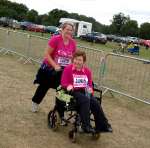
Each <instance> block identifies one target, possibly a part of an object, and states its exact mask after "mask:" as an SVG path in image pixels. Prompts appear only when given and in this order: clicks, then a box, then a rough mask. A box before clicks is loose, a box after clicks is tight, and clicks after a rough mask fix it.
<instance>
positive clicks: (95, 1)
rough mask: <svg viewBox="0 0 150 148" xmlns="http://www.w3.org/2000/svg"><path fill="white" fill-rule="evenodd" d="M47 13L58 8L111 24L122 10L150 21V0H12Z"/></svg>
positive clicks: (136, 17) (141, 21)
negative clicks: (115, 15)
mask: <svg viewBox="0 0 150 148" xmlns="http://www.w3.org/2000/svg"><path fill="white" fill-rule="evenodd" d="M11 1H14V2H19V3H23V4H25V5H26V6H27V7H28V8H29V9H35V10H37V11H38V12H39V14H45V13H48V12H49V11H51V10H53V9H55V8H58V9H61V10H66V11H68V12H69V13H71V12H74V13H78V14H83V15H86V16H88V17H89V16H90V17H93V18H95V19H96V20H97V21H98V22H100V23H102V24H106V25H109V24H110V23H111V22H110V20H112V18H113V15H114V14H118V13H119V12H122V13H124V14H125V16H127V15H129V16H130V18H131V19H133V20H137V21H138V24H139V25H140V24H141V23H144V22H150V1H149V0H11Z"/></svg>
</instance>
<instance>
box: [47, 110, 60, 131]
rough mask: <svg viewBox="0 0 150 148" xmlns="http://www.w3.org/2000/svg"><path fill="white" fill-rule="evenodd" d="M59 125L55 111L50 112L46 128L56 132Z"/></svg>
mask: <svg viewBox="0 0 150 148" xmlns="http://www.w3.org/2000/svg"><path fill="white" fill-rule="evenodd" d="M58 125H59V115H58V112H57V111H53V110H52V111H50V112H49V114H48V126H49V128H51V129H52V130H53V131H56V130H57V129H58Z"/></svg>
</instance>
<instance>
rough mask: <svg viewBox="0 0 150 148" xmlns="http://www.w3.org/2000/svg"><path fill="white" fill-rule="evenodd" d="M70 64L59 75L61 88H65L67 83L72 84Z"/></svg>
mask: <svg viewBox="0 0 150 148" xmlns="http://www.w3.org/2000/svg"><path fill="white" fill-rule="evenodd" d="M70 69H71V66H70V65H68V66H67V67H65V69H64V70H63V73H62V76H61V86H62V87H63V88H67V86H68V85H70V84H71V85H72V73H71V70H70Z"/></svg>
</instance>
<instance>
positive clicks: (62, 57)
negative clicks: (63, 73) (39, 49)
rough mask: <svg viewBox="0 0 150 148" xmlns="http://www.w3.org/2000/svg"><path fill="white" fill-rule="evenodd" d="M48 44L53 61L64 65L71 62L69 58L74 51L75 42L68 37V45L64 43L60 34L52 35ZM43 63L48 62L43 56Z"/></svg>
mask: <svg viewBox="0 0 150 148" xmlns="http://www.w3.org/2000/svg"><path fill="white" fill-rule="evenodd" d="M48 46H49V47H50V48H52V49H54V50H53V52H52V54H51V56H52V58H53V59H54V61H55V62H56V63H57V64H59V65H60V66H66V65H68V64H70V63H71V58H72V56H73V54H74V52H75V51H76V42H75V41H74V40H73V39H69V43H68V45H64V42H63V38H62V36H61V35H54V36H53V37H52V38H51V39H50V40H49V41H48ZM44 63H46V64H48V65H50V64H49V63H48V60H47V57H45V58H44Z"/></svg>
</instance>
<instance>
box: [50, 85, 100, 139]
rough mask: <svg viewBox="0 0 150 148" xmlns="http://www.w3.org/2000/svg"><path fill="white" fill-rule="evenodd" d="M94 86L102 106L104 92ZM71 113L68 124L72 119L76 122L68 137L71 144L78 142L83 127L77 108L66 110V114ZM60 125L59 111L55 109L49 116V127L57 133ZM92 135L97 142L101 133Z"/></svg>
mask: <svg viewBox="0 0 150 148" xmlns="http://www.w3.org/2000/svg"><path fill="white" fill-rule="evenodd" d="M93 86H94V91H95V92H98V93H99V96H98V97H96V98H97V100H98V101H99V103H100V105H101V100H102V90H101V89H98V88H97V85H95V84H93ZM66 107H67V106H66ZM69 111H70V114H69V117H68V118H67V119H66V123H67V124H68V123H70V120H71V119H72V118H74V122H73V128H72V129H71V130H70V131H69V133H68V137H69V139H70V140H71V142H76V138H77V136H76V135H77V132H78V131H79V129H80V127H81V121H80V116H79V114H78V113H77V109H75V108H73V109H68V110H67V109H66V110H65V112H69ZM73 112H75V113H73ZM90 120H91V121H94V119H92V118H91V119H90ZM59 125H60V117H59V115H58V112H57V109H56V108H55V107H54V108H53V109H52V110H50V112H49V114H48V126H49V128H50V129H52V130H53V131H57V129H58V127H59ZM91 134H92V137H93V139H95V140H97V139H99V137H100V133H91Z"/></svg>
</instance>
